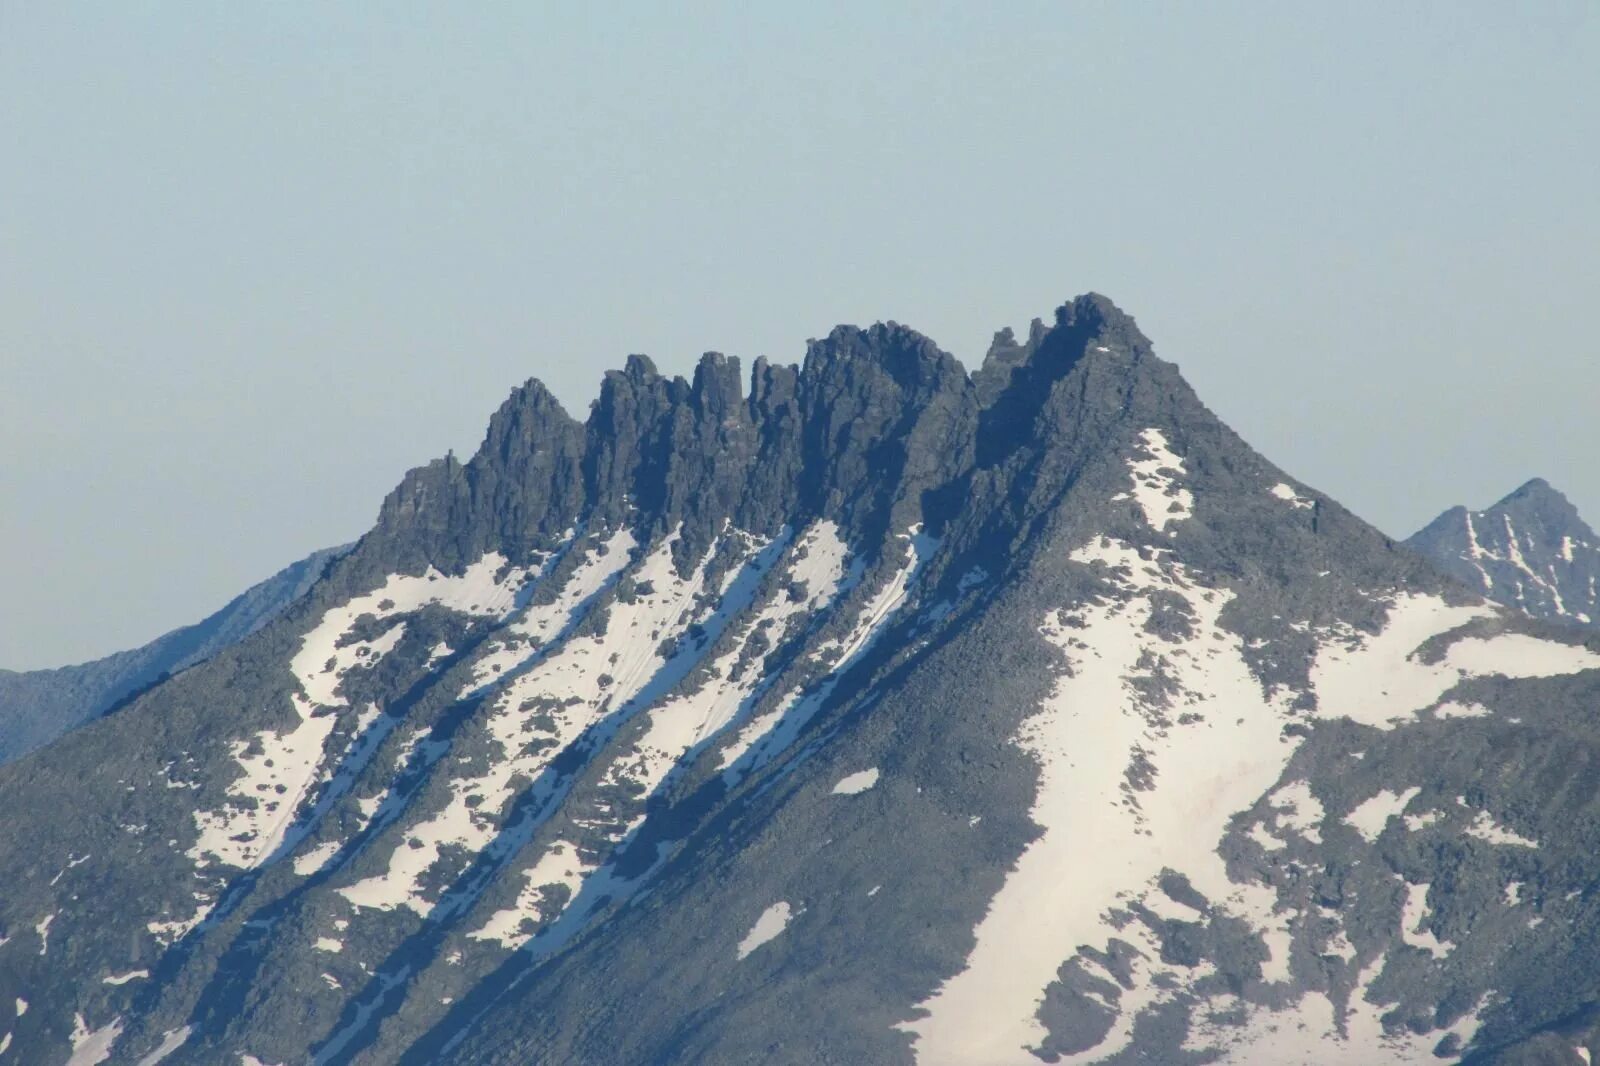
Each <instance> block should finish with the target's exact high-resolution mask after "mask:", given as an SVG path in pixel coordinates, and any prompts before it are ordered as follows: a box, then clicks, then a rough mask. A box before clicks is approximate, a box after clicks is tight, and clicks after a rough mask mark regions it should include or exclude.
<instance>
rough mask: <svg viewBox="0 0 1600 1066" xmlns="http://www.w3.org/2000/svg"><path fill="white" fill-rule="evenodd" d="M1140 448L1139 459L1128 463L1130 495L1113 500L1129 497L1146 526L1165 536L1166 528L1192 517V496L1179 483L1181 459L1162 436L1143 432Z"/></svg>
mask: <svg viewBox="0 0 1600 1066" xmlns="http://www.w3.org/2000/svg"><path fill="white" fill-rule="evenodd" d="M1139 445H1140V452H1141V454H1140V456H1139V457H1138V458H1135V459H1130V460H1128V472H1129V473H1130V474H1131V475H1132V476H1133V492H1132V493H1131V494H1130V493H1119V494H1117V495H1116V496H1114V497H1112V499H1116V500H1125V499H1128V498H1129V497H1130V495H1131V497H1132V499H1133V500H1134V502H1135V503H1137V504H1138V505H1139V509H1140V510H1141V511H1143V512H1144V520H1145V522H1146V523H1148V524H1149V525H1150V526H1151V527H1152V528H1154V529H1156V530H1159V531H1163V532H1167V526H1169V525H1171V524H1172V523H1173V522H1181V521H1183V520H1184V519H1185V518H1188V517H1190V516H1191V515H1192V514H1194V493H1192V492H1190V491H1189V490H1188V489H1186V488H1184V487H1183V486H1182V485H1180V484H1179V482H1178V478H1180V477H1182V476H1183V474H1184V467H1183V459H1182V457H1181V456H1179V455H1178V454H1177V453H1176V452H1174V451H1173V450H1172V446H1171V445H1170V444H1168V443H1167V435H1166V434H1165V433H1163V432H1162V431H1161V430H1159V429H1155V428H1151V429H1146V430H1144V431H1143V432H1141V433H1140V434H1139ZM1169 535H1170V534H1169Z"/></svg>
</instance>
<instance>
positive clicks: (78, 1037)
mask: <svg viewBox="0 0 1600 1066" xmlns="http://www.w3.org/2000/svg"><path fill="white" fill-rule="evenodd" d="M121 1034H122V1019H121V1018H118V1019H116V1020H114V1021H112V1022H111V1023H109V1024H107V1025H103V1026H101V1027H100V1028H99V1029H90V1028H89V1026H88V1025H87V1024H85V1022H84V1020H83V1015H81V1014H74V1015H73V1016H72V1057H71V1058H69V1059H67V1066H100V1063H102V1062H104V1061H106V1059H108V1058H110V1057H111V1046H112V1045H113V1044H115V1043H116V1042H117V1037H118V1036H120V1035H121Z"/></svg>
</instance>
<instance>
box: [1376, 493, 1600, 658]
mask: <svg viewBox="0 0 1600 1066" xmlns="http://www.w3.org/2000/svg"><path fill="white" fill-rule="evenodd" d="M1406 546H1407V547H1410V548H1413V549H1415V550H1416V551H1418V552H1421V553H1422V554H1423V555H1425V556H1427V558H1428V559H1430V560H1432V561H1433V562H1434V563H1435V564H1436V565H1438V566H1439V567H1441V568H1442V569H1443V570H1444V571H1445V572H1446V573H1448V574H1450V575H1452V576H1453V577H1455V578H1457V579H1459V580H1460V581H1462V582H1463V583H1465V584H1467V585H1470V586H1471V587H1473V588H1476V589H1478V590H1479V591H1481V592H1482V593H1483V595H1484V596H1486V597H1488V598H1489V599H1491V600H1494V601H1495V602H1496V603H1503V604H1505V605H1506V606H1508V607H1515V608H1517V609H1518V610H1521V611H1526V612H1527V613H1529V614H1531V615H1533V616H1534V617H1536V618H1549V619H1552V620H1555V621H1561V622H1576V623H1578V624H1579V625H1587V626H1597V627H1600V594H1597V592H1596V588H1595V585H1596V582H1597V581H1600V536H1596V535H1595V532H1594V530H1592V529H1590V528H1589V526H1588V525H1587V524H1586V523H1585V522H1584V521H1583V519H1582V518H1581V517H1579V515H1578V510H1577V508H1575V507H1573V506H1572V503H1571V502H1570V501H1569V500H1568V499H1567V498H1566V497H1565V496H1563V495H1562V494H1561V493H1559V492H1557V491H1556V490H1555V489H1553V488H1551V487H1550V485H1549V483H1547V482H1546V481H1544V480H1543V479H1542V478H1534V479H1533V480H1532V481H1530V482H1528V483H1527V484H1526V485H1523V486H1522V487H1521V488H1519V489H1518V490H1517V491H1516V492H1513V493H1512V494H1511V495H1509V496H1507V497H1506V498H1505V499H1503V500H1501V501H1500V502H1499V503H1497V504H1495V505H1494V506H1493V507H1490V508H1489V509H1488V510H1485V511H1469V510H1467V509H1466V508H1465V507H1452V508H1451V509H1450V510H1448V511H1446V512H1445V513H1444V514H1442V515H1440V516H1439V517H1438V518H1435V519H1434V520H1433V521H1432V522H1430V523H1428V525H1427V527H1426V528H1424V529H1422V530H1420V531H1419V532H1417V533H1416V534H1414V535H1413V536H1412V537H1411V538H1410V539H1409V540H1407V541H1406Z"/></svg>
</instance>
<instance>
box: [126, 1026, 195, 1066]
mask: <svg viewBox="0 0 1600 1066" xmlns="http://www.w3.org/2000/svg"><path fill="white" fill-rule="evenodd" d="M193 1031H194V1030H193V1027H191V1026H187V1025H185V1026H184V1027H183V1028H181V1029H170V1030H168V1031H167V1032H165V1033H163V1034H161V1043H159V1044H157V1045H156V1046H155V1048H153V1049H152V1050H151V1052H150V1053H149V1054H148V1055H146V1056H145V1057H144V1058H142V1059H140V1060H139V1066H160V1064H161V1062H162V1061H163V1060H165V1059H166V1057H167V1056H168V1055H170V1054H172V1053H173V1052H174V1051H177V1050H178V1049H179V1048H180V1047H182V1046H183V1045H184V1043H185V1042H186V1041H187V1040H188V1039H189V1034H190V1033H192V1032H193Z"/></svg>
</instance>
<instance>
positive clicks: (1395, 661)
mask: <svg viewBox="0 0 1600 1066" xmlns="http://www.w3.org/2000/svg"><path fill="white" fill-rule="evenodd" d="M1495 613H1496V611H1495V610H1494V609H1492V608H1490V607H1488V606H1485V605H1482V604H1474V605H1469V606H1461V607H1456V606H1451V605H1450V604H1447V603H1446V602H1445V601H1444V600H1442V599H1440V598H1439V597H1437V596H1433V595H1426V594H1415V593H1407V594H1402V595H1399V596H1396V597H1394V598H1393V599H1392V600H1391V601H1390V608H1389V617H1388V619H1387V621H1386V622H1385V624H1384V628H1383V631H1382V632H1381V633H1378V634H1376V635H1369V634H1366V633H1361V632H1359V631H1357V630H1355V629H1353V628H1351V627H1348V626H1343V627H1340V628H1339V629H1337V630H1336V631H1335V632H1334V634H1333V636H1334V638H1335V639H1334V640H1333V641H1332V642H1330V643H1329V644H1327V645H1325V646H1324V647H1323V649H1322V650H1321V652H1320V653H1319V654H1318V656H1317V661H1316V665H1315V666H1313V667H1312V670H1311V683H1312V688H1313V689H1314V690H1315V691H1316V696H1317V714H1318V716H1319V717H1322V718H1349V719H1351V720H1353V721H1357V722H1361V723H1363V724H1364V725H1370V726H1376V727H1378V728H1380V729H1382V728H1389V727H1392V726H1394V725H1395V724H1398V723H1400V722H1405V721H1410V720H1411V719H1413V718H1414V717H1415V716H1416V714H1417V712H1419V711H1421V710H1423V709H1424V708H1427V707H1431V706H1433V705H1434V704H1435V703H1437V702H1438V701H1439V698H1440V697H1441V696H1443V695H1444V694H1445V693H1446V692H1448V691H1449V690H1450V689H1452V688H1454V687H1455V686H1456V685H1457V684H1459V683H1460V682H1461V681H1463V680H1465V679H1467V678H1469V677H1478V676H1485V675H1497V676H1500V677H1511V678H1528V677H1554V676H1557V675H1560V674H1571V673H1577V672H1579V671H1581V670H1592V669H1596V668H1600V655H1597V654H1595V653H1594V652H1591V651H1589V650H1588V649H1586V648H1583V647H1580V646H1578V645H1573V644H1563V643H1560V642H1558V641H1551V640H1542V639H1540V638H1538V637H1531V636H1527V635H1526V634H1523V633H1500V634H1496V635H1494V636H1490V637H1466V638H1463V639H1460V640H1457V641H1455V642H1454V643H1452V644H1451V645H1450V646H1449V648H1448V649H1447V650H1446V652H1445V654H1444V656H1443V657H1442V658H1441V659H1440V660H1439V661H1438V662H1431V663H1428V662H1423V661H1422V660H1421V658H1420V657H1419V656H1418V655H1417V654H1416V652H1417V649H1418V648H1419V647H1421V645H1422V644H1424V643H1426V642H1427V641H1428V640H1429V639H1431V638H1433V637H1435V636H1438V635H1439V634H1442V633H1447V632H1449V631H1451V630H1453V629H1456V628H1458V627H1460V626H1463V625H1465V624H1467V623H1468V622H1471V621H1474V620H1476V619H1479V618H1487V617H1491V616H1493V615H1494V614H1495Z"/></svg>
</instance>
